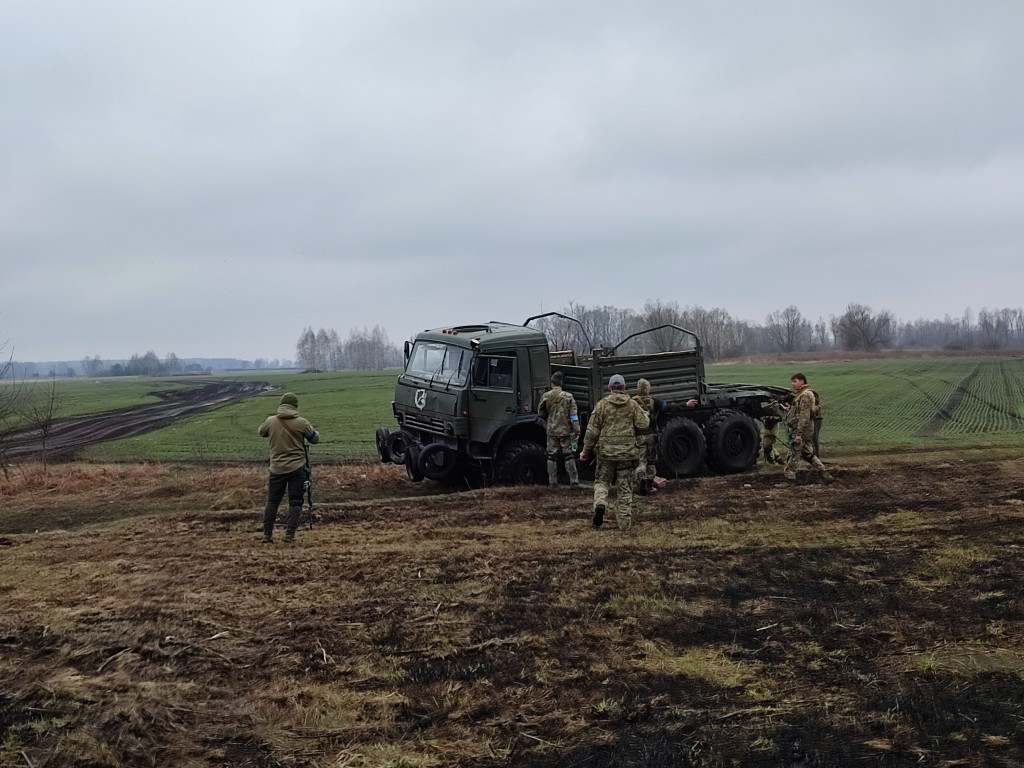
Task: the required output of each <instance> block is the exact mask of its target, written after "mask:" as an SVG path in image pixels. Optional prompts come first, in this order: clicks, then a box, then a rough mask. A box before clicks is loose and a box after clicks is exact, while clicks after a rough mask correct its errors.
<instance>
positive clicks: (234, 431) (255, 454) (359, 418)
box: [83, 370, 398, 461]
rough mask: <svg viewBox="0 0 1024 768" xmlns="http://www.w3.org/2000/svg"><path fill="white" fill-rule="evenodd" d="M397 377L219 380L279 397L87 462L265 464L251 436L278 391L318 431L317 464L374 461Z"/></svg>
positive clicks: (262, 448)
mask: <svg viewBox="0 0 1024 768" xmlns="http://www.w3.org/2000/svg"><path fill="white" fill-rule="evenodd" d="M397 375H398V371H397V370H387V371H360V372H341V373H322V374H300V373H298V372H279V371H272V372H259V373H257V372H254V373H251V374H236V375H227V376H219V377H218V378H224V379H234V380H250V381H266V382H268V383H269V384H272V385H273V386H275V387H278V389H277V390H275V391H273V392H267V393H264V394H261V395H257V396H255V397H250V398H247V399H245V400H240V401H238V402H235V403H231V404H229V405H226V406H224V407H222V408H218V409H216V410H213V411H208V412H206V413H202V414H200V415H198V416H195V417H192V418H189V419H185V420H183V421H180V422H178V423H176V424H174V425H172V426H170V427H166V428H164V429H160V430H157V431H155V432H150V433H148V434H145V435H140V436H138V437H133V438H128V439H125V440H118V441H115V442H111V443H102V444H99V445H95V446H92V447H91V448H88V449H87V450H86V451H85V453H84V456H83V458H84V459H86V460H87V461H125V460H138V459H145V460H155V461H163V460H184V461H256V460H258V461H263V460H265V459H266V455H267V444H266V441H265V440H263V439H262V438H260V437H259V436H258V435H257V434H256V428H257V427H258V426H259V425H260V423H262V421H263V420H264V419H265V418H266V417H267V416H270V415H271V414H273V413H274V412H275V411H276V410H277V405H278V401H279V399H280V397H281V394H282V393H283V392H295V393H296V394H297V395H298V397H299V411H300V413H302V414H303V415H304V416H307V417H308V418H309V419H310V421H312V422H313V425H314V426H315V427H316V428H317V429H318V430H319V431H320V434H321V441H320V443H319V444H317V446H316V447H315V448H314V449H313V450H314V453H315V456H316V457H317V458H318V459H320V460H324V459H327V460H342V459H359V458H371V457H373V456H375V455H376V449H375V447H374V440H373V435H374V432H375V431H376V430H377V428H378V427H383V426H387V427H393V425H394V418H393V417H392V415H391V398H392V393H393V392H394V385H395V377H396V376H397Z"/></svg>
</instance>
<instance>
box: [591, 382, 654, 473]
mask: <svg viewBox="0 0 1024 768" xmlns="http://www.w3.org/2000/svg"><path fill="white" fill-rule="evenodd" d="M650 423H651V422H650V420H649V419H648V418H647V415H646V414H645V413H644V411H643V409H642V408H641V407H640V406H639V405H638V404H637V402H636V400H634V399H633V398H631V397H630V396H629V395H627V394H626V393H625V392H614V393H612V394H610V395H608V396H607V397H606V398H604V399H603V400H601V402H599V403H598V404H597V407H596V408H594V412H593V414H591V416H590V422H589V423H588V424H587V434H586V437H584V438H583V450H584V451H585V452H587V453H591V452H592V451H593V450H594V448H595V447H596V448H597V455H598V456H599V457H600V458H601V459H603V460H604V461H636V460H637V459H639V458H640V452H639V449H638V448H637V444H636V433H637V431H638V430H642V429H647V428H648V427H649V426H650Z"/></svg>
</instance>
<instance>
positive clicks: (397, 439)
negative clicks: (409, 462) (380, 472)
mask: <svg viewBox="0 0 1024 768" xmlns="http://www.w3.org/2000/svg"><path fill="white" fill-rule="evenodd" d="M414 444H415V443H414V441H413V439H412V436H411V435H410V434H409V433H408V432H404V431H402V430H399V431H398V432H392V433H391V434H390V435H388V441H387V443H386V446H385V447H386V448H387V450H388V454H390V456H391V461H393V462H394V463H395V464H405V457H406V455H407V454H408V453H409V446H411V445H414Z"/></svg>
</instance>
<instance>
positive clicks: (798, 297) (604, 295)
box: [0, 0, 1024, 361]
mask: <svg viewBox="0 0 1024 768" xmlns="http://www.w3.org/2000/svg"><path fill="white" fill-rule="evenodd" d="M1022 39H1024V3H1021V2H1017V1H1016V0H1005V1H1004V2H997V1H994V0H993V1H991V2H981V3H967V2H942V1H941V0H917V1H914V0H901V2H897V3H894V2H891V0H886V1H885V2H881V1H879V2H871V1H868V0H849V1H848V2H841V1H836V0H833V1H831V2H819V1H818V0H807V1H806V2H779V1H774V0H773V1H771V2H765V0H758V1H756V2H754V1H749V2H717V1H715V2H712V1H711V0H707V1H706V2H700V3H698V2H689V1H687V0H666V1H665V2H642V0H641V1H640V2H633V1H629V2H627V1H626V0H621V1H619V2H607V1H605V0H587V1H586V2H558V1H557V0H544V1H543V2H533V1H529V0H516V1H515V2H506V1H504V0H462V1H461V2H449V1H446V0H438V1H430V0H402V1H396V2H388V1H387V0H373V2H367V0H358V1H357V2H344V1H342V0H322V1H321V0H288V2H280V1H279V0H275V1H274V2H266V1H263V0H245V1H244V2H241V1H239V2H217V0H202V1H201V2H188V1H186V0H174V1H173V2H165V1H164V2H146V1H144V0H120V1H108V2H103V1H102V0H90V2H74V0H65V1H64V2H49V1H48V0H2V2H0V285H2V286H3V288H2V292H0V343H2V342H4V341H6V342H7V349H6V350H5V351H4V355H5V356H6V355H7V354H10V352H11V351H12V350H13V353H14V357H15V359H18V360H26V361H27V360H36V361H41V360H53V359H70V360H78V359H81V358H82V357H84V356H86V355H88V356H93V355H99V356H100V357H102V358H104V359H109V358H121V357H128V356H130V355H131V354H132V353H139V354H142V353H144V352H146V351H147V350H153V351H155V352H156V353H157V354H158V355H159V356H160V357H163V356H164V355H166V354H167V353H168V352H172V351H173V352H174V353H176V354H177V355H178V356H179V357H193V356H234V357H242V358H248V359H254V358H257V357H263V358H267V359H270V358H275V357H278V358H293V357H294V356H295V343H296V341H297V340H298V337H299V334H300V333H301V331H302V329H303V328H304V327H305V326H307V325H308V326H312V327H313V328H319V327H327V328H336V329H337V330H338V332H339V333H340V334H341V335H342V337H343V338H344V337H345V336H347V334H348V332H349V329H351V328H352V327H363V326H373V325H375V324H378V323H379V324H382V325H383V326H384V327H385V328H386V329H387V331H388V333H389V335H390V337H391V339H392V340H393V341H395V342H396V343H398V342H400V341H401V340H402V339H404V338H406V337H408V336H409V335H410V334H412V333H414V332H416V331H418V330H421V329H423V328H426V327H434V326H439V325H446V324H454V323H466V322H476V321H481V320H504V321H508V322H522V320H524V319H525V318H526V317H527V316H529V315H532V314H537V313H539V312H541V311H548V310H557V309H560V308H562V307H564V306H565V305H566V304H567V303H568V302H569V301H574V302H579V303H582V304H586V305H605V304H608V305H613V306H616V307H622V308H627V307H628V308H633V309H640V308H641V307H642V305H643V304H644V302H645V301H647V300H661V301H666V302H668V301H675V302H678V303H679V304H680V305H683V306H685V305H695V304H699V305H701V306H704V307H708V308H710V307H723V308H725V309H727V310H728V311H729V312H730V313H731V314H732V315H733V316H734V317H737V318H740V319H746V320H750V321H754V322H758V323H761V322H763V321H764V317H765V315H766V314H768V313H769V312H772V311H774V310H776V309H781V308H784V307H786V306H789V305H791V304H795V305H796V306H797V307H798V308H799V309H800V310H801V311H802V313H803V314H804V316H805V317H807V318H809V319H810V320H811V321H812V322H813V321H814V320H817V318H818V317H825V318H826V319H827V318H828V317H829V316H830V315H838V314H840V313H841V312H842V310H843V309H844V308H845V306H846V305H847V304H848V303H849V302H852V301H856V302H860V303H864V304H868V305H869V306H871V307H872V308H873V309H876V310H880V309H889V310H891V311H892V312H893V313H894V314H895V315H896V316H897V317H898V318H900V319H903V320H913V319H915V318H917V317H927V318H941V317H942V316H943V315H945V314H946V313H947V312H948V313H950V314H952V315H959V314H961V313H962V312H963V310H964V308H965V307H968V306H970V307H972V308H973V309H974V310H975V311H977V309H979V308H980V307H982V306H989V307H1005V306H1009V307H1018V306H1022V305H1024V291H1022V288H1024V215H1022V210H1024V206H1022V201H1024V87H1022V85H1021V77H1022V73H1024V45H1022V43H1021V41H1022Z"/></svg>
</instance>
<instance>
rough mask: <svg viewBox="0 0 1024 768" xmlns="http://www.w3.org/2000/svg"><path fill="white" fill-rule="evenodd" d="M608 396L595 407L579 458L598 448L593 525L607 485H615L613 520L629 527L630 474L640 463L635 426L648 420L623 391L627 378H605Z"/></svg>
mask: <svg viewBox="0 0 1024 768" xmlns="http://www.w3.org/2000/svg"><path fill="white" fill-rule="evenodd" d="M608 392H609V394H608V396H607V397H605V398H604V399H603V400H601V402H599V403H598V404H597V407H596V408H594V412H593V413H592V414H591V416H590V421H589V422H588V424H587V434H586V436H585V437H584V438H583V452H582V453H580V460H581V461H586V460H587V458H588V457H589V456H590V455H591V454H592V453H594V452H595V451H596V452H597V470H596V472H595V474H594V527H595V528H600V527H601V524H602V523H603V522H604V513H605V510H606V509H607V508H608V505H609V501H608V493H609V489H610V488H611V487H613V486H614V488H615V489H616V493H615V495H616V499H615V501H616V504H615V506H616V520H617V521H618V524H619V528H620V529H621V530H623V531H628V530H629V529H630V527H631V526H632V525H633V478H634V474H635V472H636V467H637V464H639V459H640V451H639V449H638V448H637V444H636V433H637V431H638V430H641V429H647V428H648V427H649V426H650V420H649V419H648V418H647V414H645V413H644V411H643V409H642V408H641V407H640V406H639V405H638V404H637V402H636V400H634V399H633V398H631V397H630V396H629V395H627V394H626V380H625V379H623V378H622V376H620V375H619V374H617V373H616V374H615V375H614V376H612V377H611V379H610V380H609V381H608Z"/></svg>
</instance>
